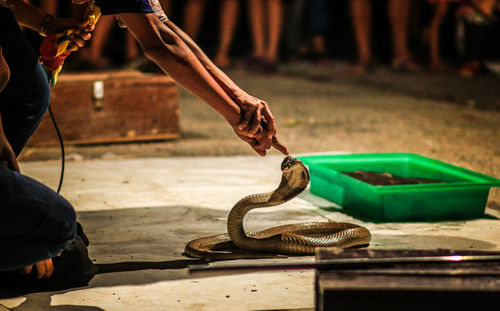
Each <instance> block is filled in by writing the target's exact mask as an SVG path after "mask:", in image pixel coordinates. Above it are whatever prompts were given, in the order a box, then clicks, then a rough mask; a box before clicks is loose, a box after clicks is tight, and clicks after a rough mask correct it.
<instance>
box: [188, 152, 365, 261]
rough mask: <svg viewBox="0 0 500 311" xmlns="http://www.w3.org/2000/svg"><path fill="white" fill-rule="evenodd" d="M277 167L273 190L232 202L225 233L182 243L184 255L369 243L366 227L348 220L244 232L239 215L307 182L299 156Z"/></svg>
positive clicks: (226, 255)
mask: <svg viewBox="0 0 500 311" xmlns="http://www.w3.org/2000/svg"><path fill="white" fill-rule="evenodd" d="M281 170H282V171H283V175H282V178H281V183H280V185H279V186H278V188H277V189H276V190H274V191H271V192H266V193H259V194H252V195H249V196H247V197H244V198H243V199H241V200H240V201H239V202H238V203H236V205H234V207H233V208H232V209H231V212H230V213H229V217H228V220H227V231H228V233H227V234H218V235H214V236H209V237H203V238H199V239H195V240H192V241H190V242H189V243H187V245H186V247H185V250H184V253H185V255H187V256H189V257H197V258H209V259H237V258H261V257H266V255H263V254H262V253H271V254H286V255H290V254H292V255H293V254H295V255H309V254H314V250H315V248H316V247H320V246H321V247H341V248H348V247H353V246H360V245H365V244H368V243H370V240H371V234H370V232H369V231H368V230H367V229H366V228H363V227H360V226H358V225H354V224H349V223H337V222H309V223H298V224H290V225H283V226H278V227H273V228H270V229H267V230H263V231H259V232H255V233H249V232H245V230H244V229H243V218H244V217H245V215H246V214H247V213H248V212H249V211H250V210H252V209H254V208H260V207H269V206H275V205H279V204H282V203H285V202H286V201H289V200H291V199H292V198H294V197H295V196H297V195H298V194H299V193H301V192H302V191H303V190H304V189H305V188H306V187H307V185H308V184H309V172H308V170H307V168H306V167H305V165H304V164H303V163H302V162H301V161H300V160H298V159H296V158H293V157H291V156H287V157H285V159H284V160H283V162H282V164H281ZM228 249H236V250H233V252H227V250H228Z"/></svg>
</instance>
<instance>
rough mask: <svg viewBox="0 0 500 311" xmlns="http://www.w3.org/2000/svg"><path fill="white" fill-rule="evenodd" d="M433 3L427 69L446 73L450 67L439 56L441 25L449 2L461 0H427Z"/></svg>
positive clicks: (459, 0)
mask: <svg viewBox="0 0 500 311" xmlns="http://www.w3.org/2000/svg"><path fill="white" fill-rule="evenodd" d="M428 1H429V3H430V4H432V5H434V13H433V15H432V19H431V22H430V25H429V56H430V57H429V58H430V63H429V69H430V70H431V71H434V72H440V73H447V72H450V71H451V69H450V68H448V67H447V66H445V65H444V64H443V62H442V61H441V57H440V48H439V43H440V38H441V35H440V34H441V25H442V24H443V21H444V19H445V18H446V15H447V13H448V10H449V6H450V3H452V2H461V0H428Z"/></svg>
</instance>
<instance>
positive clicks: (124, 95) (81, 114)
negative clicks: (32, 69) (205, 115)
mask: <svg viewBox="0 0 500 311" xmlns="http://www.w3.org/2000/svg"><path fill="white" fill-rule="evenodd" d="M51 91H52V93H51V107H52V111H53V113H54V116H55V119H56V122H57V124H58V126H59V129H60V131H61V134H62V137H63V139H64V142H65V143H66V144H70V145H71V144H73V145H75V144H96V143H113V142H130V141H145V140H164V139H174V138H178V137H179V136H180V128H179V114H180V112H179V103H178V102H179V93H178V89H177V86H176V84H175V82H174V81H173V80H172V78H170V77H168V76H165V75H151V74H142V73H139V72H134V71H119V72H109V73H98V74H63V75H61V76H60V79H59V82H58V83H57V85H56V86H55V87H54V88H52V90H51ZM58 143H59V141H58V138H57V134H56V131H55V129H54V125H53V124H52V121H51V120H50V115H49V113H48V112H47V114H46V115H45V117H44V118H43V120H42V122H41V123H40V126H39V128H38V129H37V131H36V132H35V133H34V134H33V136H32V137H31V139H30V141H29V142H28V144H29V145H31V146H47V145H56V144H58Z"/></svg>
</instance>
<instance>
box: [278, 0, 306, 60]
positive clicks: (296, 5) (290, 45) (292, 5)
mask: <svg viewBox="0 0 500 311" xmlns="http://www.w3.org/2000/svg"><path fill="white" fill-rule="evenodd" d="M304 8H305V1H304V0H290V1H288V3H287V4H285V23H286V25H285V27H283V31H284V33H283V34H284V36H285V45H286V52H287V53H288V54H290V55H288V56H289V57H291V58H292V59H295V58H298V57H299V55H300V54H301V53H302V54H305V49H306V47H305V44H304V33H303V30H302V29H303V27H302V19H303V17H304ZM301 49H302V51H301Z"/></svg>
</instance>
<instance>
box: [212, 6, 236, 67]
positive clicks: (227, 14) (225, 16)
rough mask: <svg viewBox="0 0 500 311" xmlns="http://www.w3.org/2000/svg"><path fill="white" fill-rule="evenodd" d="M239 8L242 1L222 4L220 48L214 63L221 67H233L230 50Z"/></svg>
mask: <svg viewBox="0 0 500 311" xmlns="http://www.w3.org/2000/svg"><path fill="white" fill-rule="evenodd" d="M239 6H240V0H223V1H222V4H221V17H220V25H219V34H220V36H219V47H218V49H217V53H216V54H215V57H214V63H215V64H216V65H217V66H219V67H227V66H230V65H231V59H230V58H229V48H230V47H231V42H232V41H233V35H234V31H235V29H236V23H237V20H238V10H239Z"/></svg>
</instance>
